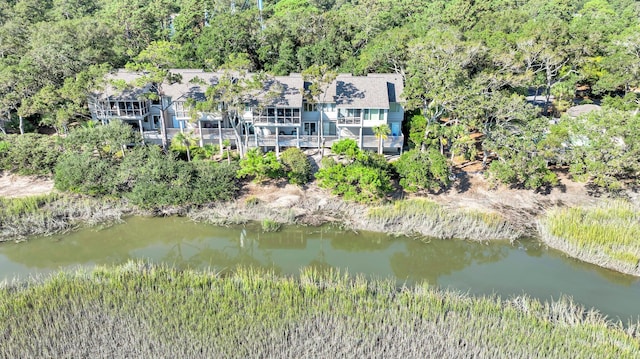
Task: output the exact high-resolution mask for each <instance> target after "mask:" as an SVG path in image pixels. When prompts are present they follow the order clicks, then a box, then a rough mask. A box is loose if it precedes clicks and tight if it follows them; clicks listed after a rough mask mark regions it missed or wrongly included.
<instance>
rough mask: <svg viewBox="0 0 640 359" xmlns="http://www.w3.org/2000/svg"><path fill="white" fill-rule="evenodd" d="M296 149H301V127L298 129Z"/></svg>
mask: <svg viewBox="0 0 640 359" xmlns="http://www.w3.org/2000/svg"><path fill="white" fill-rule="evenodd" d="M296 147H298V148H300V127H296Z"/></svg>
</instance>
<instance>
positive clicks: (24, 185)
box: [0, 173, 53, 198]
mask: <svg viewBox="0 0 640 359" xmlns="http://www.w3.org/2000/svg"><path fill="white" fill-rule="evenodd" d="M52 191H53V180H51V179H48V178H41V177H30V176H17V175H12V174H6V173H1V174H0V197H7V198H16V197H28V196H34V195H41V194H48V193H51V192H52Z"/></svg>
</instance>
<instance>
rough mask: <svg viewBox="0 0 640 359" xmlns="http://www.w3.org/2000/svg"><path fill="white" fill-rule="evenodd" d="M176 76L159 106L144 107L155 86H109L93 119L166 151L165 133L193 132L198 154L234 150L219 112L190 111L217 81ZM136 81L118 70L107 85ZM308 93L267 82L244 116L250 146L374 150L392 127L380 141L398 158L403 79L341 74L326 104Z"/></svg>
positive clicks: (194, 73) (293, 81) (94, 105)
mask: <svg viewBox="0 0 640 359" xmlns="http://www.w3.org/2000/svg"><path fill="white" fill-rule="evenodd" d="M171 72H172V73H173V74H176V75H179V77H181V81H179V82H176V83H173V84H164V85H163V86H162V88H163V94H162V98H161V100H158V101H150V100H146V99H145V93H148V92H149V91H150V86H147V87H145V88H134V87H128V88H126V89H121V88H120V86H113V85H107V86H106V87H107V88H106V89H104V90H102V91H96V93H94V94H93V95H92V96H91V98H90V99H89V108H90V110H91V114H92V117H93V118H94V119H95V120H97V121H101V122H103V123H106V122H108V121H111V120H114V119H120V120H122V121H125V122H128V123H131V124H132V125H133V126H134V128H136V129H138V130H139V131H140V132H141V134H142V135H143V138H144V139H145V141H147V142H151V143H162V137H161V136H163V133H164V135H166V136H167V139H171V138H172V137H173V136H174V135H175V134H176V133H178V132H180V131H185V130H186V131H194V133H196V134H197V136H198V137H199V140H200V145H201V146H202V145H204V144H207V143H213V144H219V145H221V144H222V141H223V140H227V139H228V140H230V141H231V142H232V143H233V142H234V141H235V140H236V137H235V136H234V133H233V129H232V127H231V124H230V123H229V121H228V119H227V118H225V116H224V111H222V109H221V111H220V112H219V113H197V112H194V111H193V109H192V106H190V104H191V103H192V102H193V101H203V100H204V99H205V92H206V89H207V87H209V86H213V85H215V84H217V82H218V78H219V76H220V74H218V73H215V72H204V71H200V70H190V69H180V70H172V71H171ZM137 77H138V76H137V75H136V74H135V73H132V72H128V71H124V70H120V71H117V72H115V73H113V74H110V75H109V77H108V80H109V81H111V82H114V81H112V80H116V81H115V82H119V83H124V82H126V83H129V84H131V83H133V82H134V81H135V79H136V78H137ZM309 85H310V84H309V83H308V82H305V81H304V79H303V77H302V75H301V74H291V75H289V76H275V77H270V78H268V80H267V81H266V82H265V83H264V88H263V90H262V91H257V92H256V94H255V95H254V96H253V99H252V100H251V101H250V102H248V103H246V106H245V109H244V112H243V113H242V114H241V116H242V118H243V119H244V121H245V122H246V123H247V124H248V125H247V127H246V128H247V130H248V133H245V134H244V135H245V138H246V139H247V145H248V146H250V147H265V148H267V149H275V150H276V152H279V150H280V148H281V147H300V148H317V147H318V146H319V144H320V145H324V146H326V147H330V146H331V144H332V143H333V142H334V141H337V140H339V139H343V138H352V139H354V140H356V142H357V143H358V145H359V147H360V148H369V149H376V148H377V147H378V139H377V138H376V137H375V136H374V134H373V128H374V127H376V126H379V125H382V124H387V125H388V126H389V128H390V129H391V134H390V135H389V136H388V138H387V139H385V140H384V141H383V148H384V150H385V151H388V152H400V151H401V149H402V145H403V142H404V136H403V135H402V130H401V128H402V120H403V118H404V109H403V106H402V97H401V96H402V90H403V83H402V77H401V76H400V75H396V74H369V75H368V76H352V75H350V74H340V75H338V76H337V78H336V80H335V81H333V83H332V84H331V85H330V86H329V87H328V89H327V91H326V94H325V96H323V98H325V99H326V102H324V103H312V102H309V101H307V97H306V96H305V93H306V91H307V89H308V88H309ZM118 88H120V89H118ZM319 106H322V114H323V118H322V120H320V113H321V111H319ZM163 119H164V131H162V128H163V123H162V120H163ZM321 125H322V127H323V131H320V126H321ZM321 134H322V137H321Z"/></svg>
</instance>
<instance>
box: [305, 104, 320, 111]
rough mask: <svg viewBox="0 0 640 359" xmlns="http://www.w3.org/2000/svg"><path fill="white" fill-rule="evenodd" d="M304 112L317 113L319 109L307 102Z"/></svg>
mask: <svg viewBox="0 0 640 359" xmlns="http://www.w3.org/2000/svg"><path fill="white" fill-rule="evenodd" d="M303 109H304V112H316V111H318V107H317V106H316V104H315V103H308V102H305V103H304V108H303Z"/></svg>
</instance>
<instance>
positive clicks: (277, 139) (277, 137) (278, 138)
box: [276, 126, 280, 158]
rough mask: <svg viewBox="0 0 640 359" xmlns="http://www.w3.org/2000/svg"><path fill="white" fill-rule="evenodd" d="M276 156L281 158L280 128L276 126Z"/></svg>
mask: <svg viewBox="0 0 640 359" xmlns="http://www.w3.org/2000/svg"><path fill="white" fill-rule="evenodd" d="M276 157H278V158H280V129H279V128H278V127H277V126H276Z"/></svg>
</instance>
